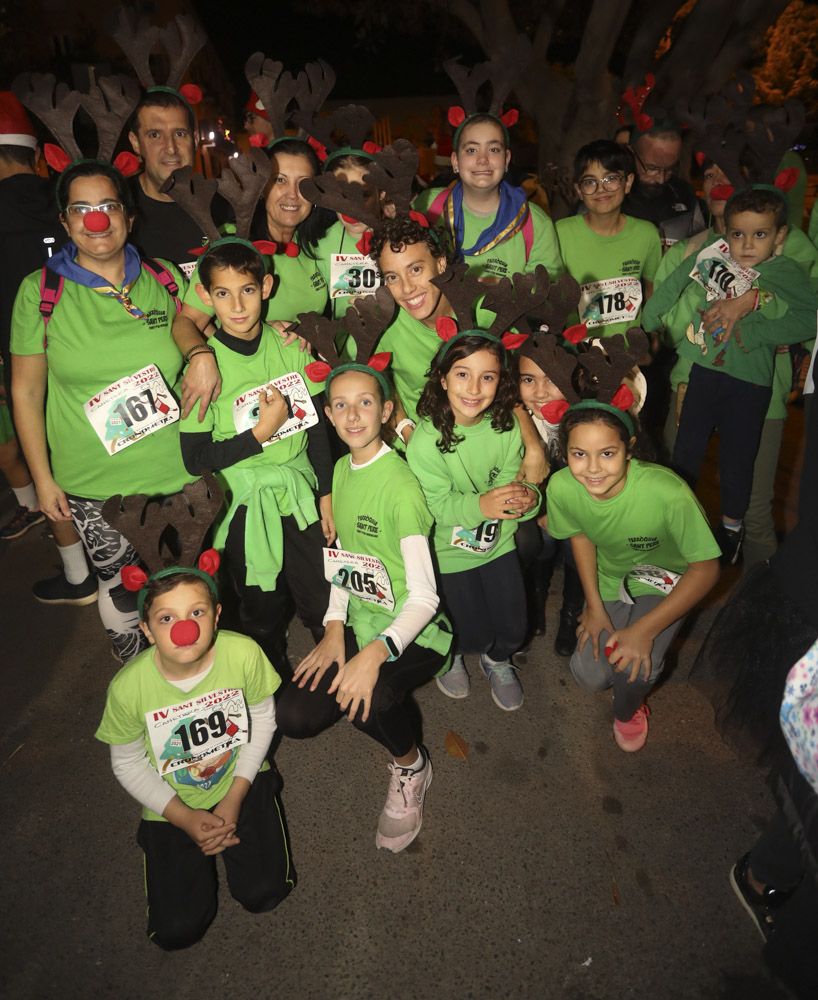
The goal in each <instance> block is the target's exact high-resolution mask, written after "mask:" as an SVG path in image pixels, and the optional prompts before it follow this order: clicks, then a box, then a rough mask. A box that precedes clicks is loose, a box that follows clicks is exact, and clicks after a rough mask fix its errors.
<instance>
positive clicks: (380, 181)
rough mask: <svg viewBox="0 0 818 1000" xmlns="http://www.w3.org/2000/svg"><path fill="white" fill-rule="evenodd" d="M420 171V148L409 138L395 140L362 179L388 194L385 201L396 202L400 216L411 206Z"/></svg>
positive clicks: (392, 203) (381, 153) (390, 203)
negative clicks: (413, 186)
mask: <svg viewBox="0 0 818 1000" xmlns="http://www.w3.org/2000/svg"><path fill="white" fill-rule="evenodd" d="M417 171H418V151H417V149H416V148H415V146H414V144H413V143H412V142H410V141H409V140H408V139H396V140H395V142H393V143H392V145H391V146H386V147H385V148H384V149H382V150H381V152H380V153H376V154H375V159H374V160H373V162H372V165H371V166H370V167H367V171H366V174H365V175H364V178H363V179H364V182H368V183H369V184H370V185H371V186H372V187H373V188H375V189H376V190H377V191H378V192H379V193H381V194H383V195H385V199H384V200H385V202H386V203H387V204H389V205H394V207H395V211H396V213H397V214H398V215H405V214H408V212H409V210H410V209H411V207H412V182H413V181H414V179H415V175H416V174H417Z"/></svg>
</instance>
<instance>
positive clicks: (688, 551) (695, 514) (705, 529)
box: [665, 483, 721, 563]
mask: <svg viewBox="0 0 818 1000" xmlns="http://www.w3.org/2000/svg"><path fill="white" fill-rule="evenodd" d="M665 521H666V524H667V526H668V531H669V532H670V534H671V536H672V538H673V540H674V541H675V543H676V545H677V546H678V549H679V552H680V554H681V555H682V556H683V557H684V559H685V560H686V561H687V562H688V563H692V562H704V561H705V560H706V559H718V557H719V555H720V554H721V553H720V550H719V547H718V544H717V543H716V539H715V538H714V537H713V532H712V530H711V529H710V525H709V523H708V521H707V516H706V515H705V513H704V511H703V510H702V508H701V504H700V503H699V501H698V500H697V499H696V497H695V496H694V495H693V493H692V492H691V491H690V489H689V488H688V487H687V485H686V484H684V483H679V489H678V492H676V494H675V495H674V496H672V497H668V498H667V499H666V502H665Z"/></svg>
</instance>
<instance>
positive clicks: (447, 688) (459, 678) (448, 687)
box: [435, 653, 469, 698]
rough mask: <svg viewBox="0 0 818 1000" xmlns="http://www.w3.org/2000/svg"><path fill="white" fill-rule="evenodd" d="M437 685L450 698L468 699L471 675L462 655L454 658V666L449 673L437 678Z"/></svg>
mask: <svg viewBox="0 0 818 1000" xmlns="http://www.w3.org/2000/svg"><path fill="white" fill-rule="evenodd" d="M435 684H437V686H438V687H439V688H440V690H441V691H442V692H443V693H444V694H445V695H446V696H447V697H449V698H468V696H469V675H468V673H467V671H466V664H465V663H464V662H463V657H462V656H461V654H460V653H458V654H457V655H456V656H453V657H452V665H451V668H450V670H449V671H448V672H447V673H445V674H443V675H442V676H441V677H435Z"/></svg>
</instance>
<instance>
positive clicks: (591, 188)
mask: <svg viewBox="0 0 818 1000" xmlns="http://www.w3.org/2000/svg"><path fill="white" fill-rule="evenodd" d="M624 180H625V175H624V174H606V175H605V176H604V177H603V178H602V180H600V179H599V178H598V177H581V178H580V181H579V189H580V191H581V192H582V193H583V194H595V193H596V191H597V189H598V188H599V185H600V184H601V185H602V190H603V191H618V190H619V189H620V188H621V187H622V181H624Z"/></svg>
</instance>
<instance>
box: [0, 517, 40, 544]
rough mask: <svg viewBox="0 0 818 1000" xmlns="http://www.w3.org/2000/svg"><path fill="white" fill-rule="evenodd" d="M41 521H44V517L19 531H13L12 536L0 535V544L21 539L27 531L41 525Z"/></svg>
mask: <svg viewBox="0 0 818 1000" xmlns="http://www.w3.org/2000/svg"><path fill="white" fill-rule="evenodd" d="M43 521H45V518H44V517H41V518H40V519H39V521H32V522H31V524H27V525H26V526H25V528H23V529H22V530H21V531H15V533H14V534H13V535H3V534H0V542H11V541H13V540H14V539H15V538H22V537H23V535H24V534H25V533H26V532H27V531H31V529H32V528H36V527H37V525H38V524H42V523H43Z"/></svg>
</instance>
